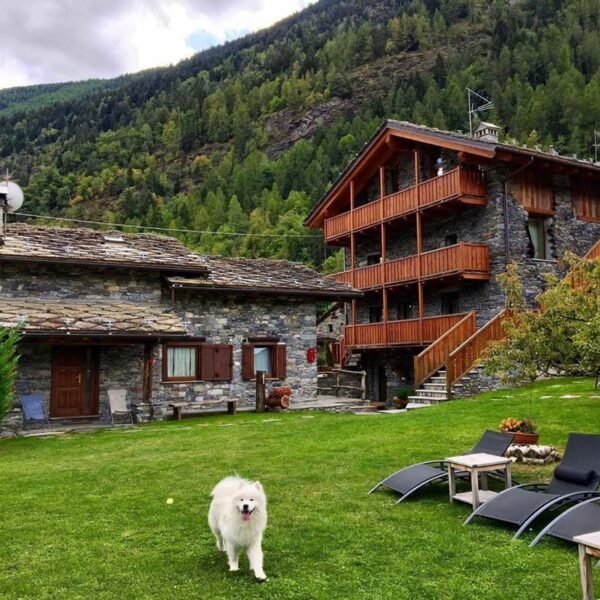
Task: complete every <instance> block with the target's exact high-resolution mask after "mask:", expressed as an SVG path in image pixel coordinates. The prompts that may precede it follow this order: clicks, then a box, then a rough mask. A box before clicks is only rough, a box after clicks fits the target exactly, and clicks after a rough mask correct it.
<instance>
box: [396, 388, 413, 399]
mask: <svg viewBox="0 0 600 600" xmlns="http://www.w3.org/2000/svg"><path fill="white" fill-rule="evenodd" d="M414 393H415V388H414V387H412V386H410V385H401V386H399V387H398V389H397V390H396V397H398V398H400V400H406V399H407V398H408V397H409V396H414Z"/></svg>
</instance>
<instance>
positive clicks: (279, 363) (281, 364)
mask: <svg viewBox="0 0 600 600" xmlns="http://www.w3.org/2000/svg"><path fill="white" fill-rule="evenodd" d="M273 362H274V368H273V371H274V373H273V376H274V377H275V378H276V379H285V378H286V376H287V351H286V347H285V344H276V345H275V360H274V361H273Z"/></svg>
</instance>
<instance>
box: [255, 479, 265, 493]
mask: <svg viewBox="0 0 600 600" xmlns="http://www.w3.org/2000/svg"><path fill="white" fill-rule="evenodd" d="M252 485H253V486H254V487H255V488H256V489H257V490H258V491H259V492H262V493H264V490H263V486H262V485H261V483H260V481H255V482H254V483H253V484H252Z"/></svg>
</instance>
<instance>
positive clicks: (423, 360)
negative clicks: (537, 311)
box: [409, 309, 510, 404]
mask: <svg viewBox="0 0 600 600" xmlns="http://www.w3.org/2000/svg"><path fill="white" fill-rule="evenodd" d="M469 318H471V319H472V320H468V319H469ZM508 318H510V312H509V311H508V310H506V309H504V310H502V311H500V312H499V313H498V314H497V315H496V316H495V317H494V318H493V319H491V320H490V321H488V322H487V323H486V324H485V325H484V326H483V327H481V328H480V329H478V330H475V331H472V333H470V335H468V333H469V332H470V330H471V329H473V330H474V329H475V313H469V315H467V317H465V319H463V321H461V322H460V323H458V324H457V325H456V326H455V328H453V329H454V331H452V330H450V331H448V333H447V334H446V335H445V336H442V337H441V338H439V339H438V340H436V341H435V342H434V343H433V344H431V345H430V346H428V347H427V348H426V349H425V350H423V352H421V354H419V355H418V356H416V357H415V383H416V385H417V386H421V387H419V389H417V390H416V391H415V395H414V396H410V397H409V400H410V401H411V402H415V403H419V404H438V403H439V402H446V401H447V400H450V399H451V398H452V395H453V391H454V390H456V388H457V387H459V386H460V385H461V383H460V380H463V379H465V378H466V376H467V374H468V373H469V372H470V371H472V370H473V369H474V368H475V367H476V365H477V363H478V361H479V359H480V358H481V357H482V356H483V354H484V352H485V350H486V349H487V347H488V346H489V344H490V343H491V342H494V341H497V340H501V339H502V338H503V337H504V328H503V326H502V324H503V323H504V321H505V320H506V319H508ZM461 323H462V325H461ZM459 325H460V327H459ZM448 334H450V335H448ZM444 338H446V339H444Z"/></svg>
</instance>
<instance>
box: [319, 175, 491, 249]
mask: <svg viewBox="0 0 600 600" xmlns="http://www.w3.org/2000/svg"><path fill="white" fill-rule="evenodd" d="M451 201H457V202H461V203H463V204H485V181H484V177H483V173H479V172H477V171H469V170H466V169H465V168H463V167H457V168H456V169H453V170H452V171H449V172H448V173H446V174H445V175H441V176H439V177H435V178H433V179H428V180H427V181H424V182H422V183H420V184H418V185H414V186H412V187H409V188H406V189H404V190H401V191H399V192H396V193H394V194H390V195H389V196H385V197H384V198H383V199H379V200H375V201H374V202H369V204H365V205H364V206H360V207H359V208H356V209H355V210H354V212H353V214H352V218H351V214H350V212H346V213H342V214H341V215H337V216H335V217H332V218H331V219H326V220H325V226H324V233H325V241H326V242H330V241H333V240H336V239H339V238H342V237H344V236H347V235H349V234H350V232H351V231H360V230H361V229H366V228H368V227H372V226H373V225H377V224H378V223H381V222H387V221H391V220H393V219H396V218H398V217H403V216H405V215H408V214H410V213H412V212H415V211H416V210H418V209H424V208H430V207H433V206H437V205H440V204H444V203H447V202H451Z"/></svg>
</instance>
